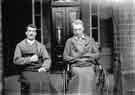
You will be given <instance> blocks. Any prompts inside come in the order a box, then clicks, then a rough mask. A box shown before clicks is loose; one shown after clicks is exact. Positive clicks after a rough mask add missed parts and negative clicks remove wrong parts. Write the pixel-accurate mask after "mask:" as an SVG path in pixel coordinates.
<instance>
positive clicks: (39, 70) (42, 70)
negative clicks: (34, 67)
mask: <svg viewBox="0 0 135 95" xmlns="http://www.w3.org/2000/svg"><path fill="white" fill-rule="evenodd" d="M38 72H46V69H45V68H44V67H41V68H39V69H38Z"/></svg>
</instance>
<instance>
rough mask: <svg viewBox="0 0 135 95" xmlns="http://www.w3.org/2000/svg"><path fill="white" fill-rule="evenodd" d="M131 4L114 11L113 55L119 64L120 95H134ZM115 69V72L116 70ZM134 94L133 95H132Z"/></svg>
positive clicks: (134, 40)
mask: <svg viewBox="0 0 135 95" xmlns="http://www.w3.org/2000/svg"><path fill="white" fill-rule="evenodd" d="M134 9H135V8H134V7H133V3H132V2H130V3H129V2H126V3H123V4H122V5H119V7H118V8H117V10H115V13H116V14H115V21H114V22H115V32H114V39H115V40H114V43H115V53H116V54H117V55H118V56H119V59H120V61H121V64H120V63H119V62H118V63H117V62H116V64H115V65H117V66H115V67H118V64H120V65H121V66H119V68H118V69H120V72H121V78H120V77H119V80H120V79H121V81H122V84H121V87H119V88H120V89H121V91H122V93H121V94H122V95H134V94H135V11H134ZM118 69H117V70H118ZM133 93H134V94H133Z"/></svg>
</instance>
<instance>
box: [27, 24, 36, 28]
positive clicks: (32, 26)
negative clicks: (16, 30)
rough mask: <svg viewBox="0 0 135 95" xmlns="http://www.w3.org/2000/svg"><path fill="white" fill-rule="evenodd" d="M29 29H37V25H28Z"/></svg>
mask: <svg viewBox="0 0 135 95" xmlns="http://www.w3.org/2000/svg"><path fill="white" fill-rule="evenodd" d="M28 27H31V28H37V27H36V25H34V24H28V25H27V28H28Z"/></svg>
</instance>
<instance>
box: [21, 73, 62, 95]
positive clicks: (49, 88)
mask: <svg viewBox="0 0 135 95" xmlns="http://www.w3.org/2000/svg"><path fill="white" fill-rule="evenodd" d="M22 80H24V84H25V88H26V89H25V91H23V92H24V94H23V95H63V94H64V93H63V92H64V88H63V87H64V83H63V78H62V74H50V73H49V72H30V71H25V72H23V73H22Z"/></svg>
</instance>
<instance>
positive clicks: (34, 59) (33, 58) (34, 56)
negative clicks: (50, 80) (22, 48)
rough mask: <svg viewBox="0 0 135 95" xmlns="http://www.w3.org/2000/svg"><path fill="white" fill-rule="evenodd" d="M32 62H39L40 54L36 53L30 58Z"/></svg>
mask: <svg viewBox="0 0 135 95" xmlns="http://www.w3.org/2000/svg"><path fill="white" fill-rule="evenodd" d="M30 60H31V62H37V61H38V56H37V55H36V54H35V55H33V56H32V57H31V58H30Z"/></svg>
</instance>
